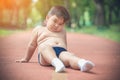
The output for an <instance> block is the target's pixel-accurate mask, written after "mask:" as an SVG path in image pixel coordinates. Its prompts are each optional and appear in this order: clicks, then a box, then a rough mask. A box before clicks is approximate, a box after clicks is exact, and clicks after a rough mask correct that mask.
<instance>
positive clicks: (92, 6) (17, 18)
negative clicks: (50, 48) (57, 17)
mask: <svg viewBox="0 0 120 80" xmlns="http://www.w3.org/2000/svg"><path fill="white" fill-rule="evenodd" d="M119 3H120V0H0V29H5V28H7V29H26V28H33V27H35V26H36V25H39V24H41V23H42V22H43V21H44V19H45V16H46V15H47V13H48V11H49V9H50V8H51V7H52V6H54V5H62V6H64V7H66V8H67V9H68V11H69V12H70V15H71V20H70V21H69V22H68V24H67V26H68V27H69V28H71V29H74V30H75V29H77V30H78V31H81V30H85V31H87V30H88V29H89V28H91V29H93V31H94V30H99V31H102V30H103V31H105V32H108V33H109V34H111V33H112V32H114V31H113V30H110V29H111V25H117V31H116V32H118V33H119V32H120V27H119V26H120V24H119V22H120V5H119ZM93 26H95V27H94V28H96V29H94V28H93ZM113 27H115V26H113ZM113 27H112V28H113ZM104 29H106V30H104ZM107 29H108V30H109V31H110V32H111V33H110V32H109V31H107ZM85 31H84V32H85ZM87 32H89V31H87ZM94 32H95V31H94ZM115 36H116V34H115Z"/></svg>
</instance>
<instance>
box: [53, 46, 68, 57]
mask: <svg viewBox="0 0 120 80" xmlns="http://www.w3.org/2000/svg"><path fill="white" fill-rule="evenodd" d="M53 49H54V51H55V53H56V56H57V57H59V55H60V53H61V52H62V51H67V50H66V49H65V48H62V47H53Z"/></svg>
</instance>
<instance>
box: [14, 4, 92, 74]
mask: <svg viewBox="0 0 120 80" xmlns="http://www.w3.org/2000/svg"><path fill="white" fill-rule="evenodd" d="M69 19H70V15H69V13H68V11H67V10H66V9H65V8H64V7H63V6H54V7H52V8H51V9H50V11H49V12H48V14H47V16H46V19H45V22H44V26H39V27H36V28H34V29H33V31H32V36H31V40H30V42H29V45H28V48H27V52H26V54H25V57H23V58H22V59H20V60H17V61H16V62H29V60H30V59H31V57H32V55H33V53H34V51H35V49H36V48H38V53H39V55H38V56H39V59H40V61H39V62H40V64H41V65H43V66H46V65H52V66H53V67H54V68H55V72H62V71H64V70H65V67H66V66H70V67H71V68H73V69H80V71H89V70H91V69H92V68H93V67H94V63H92V62H91V61H89V60H85V59H82V58H79V57H77V56H75V55H74V54H73V53H71V52H69V51H68V50H67V40H66V31H65V29H64V26H65V23H66V22H67V21H68V20H69Z"/></svg>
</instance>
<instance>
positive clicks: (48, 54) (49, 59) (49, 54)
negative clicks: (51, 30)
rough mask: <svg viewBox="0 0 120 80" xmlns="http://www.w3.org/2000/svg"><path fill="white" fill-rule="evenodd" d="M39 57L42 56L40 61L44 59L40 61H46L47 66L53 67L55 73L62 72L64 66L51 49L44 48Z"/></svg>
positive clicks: (48, 47)
mask: <svg viewBox="0 0 120 80" xmlns="http://www.w3.org/2000/svg"><path fill="white" fill-rule="evenodd" d="M41 56H42V59H44V60H41V61H46V63H47V64H48V65H49V64H51V65H52V66H54V67H55V72H61V71H64V69H65V66H64V64H63V63H62V61H61V60H60V59H59V58H57V56H56V54H55V52H54V50H53V48H52V47H50V46H47V47H46V48H44V49H42V50H41Z"/></svg>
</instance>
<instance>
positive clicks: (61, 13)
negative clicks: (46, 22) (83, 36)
mask: <svg viewBox="0 0 120 80" xmlns="http://www.w3.org/2000/svg"><path fill="white" fill-rule="evenodd" d="M49 15H56V16H57V17H63V18H64V22H67V21H69V20H70V14H69V12H68V11H67V9H66V8H65V7H63V6H53V7H52V8H51V9H50V11H49V12H48V16H49Z"/></svg>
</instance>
